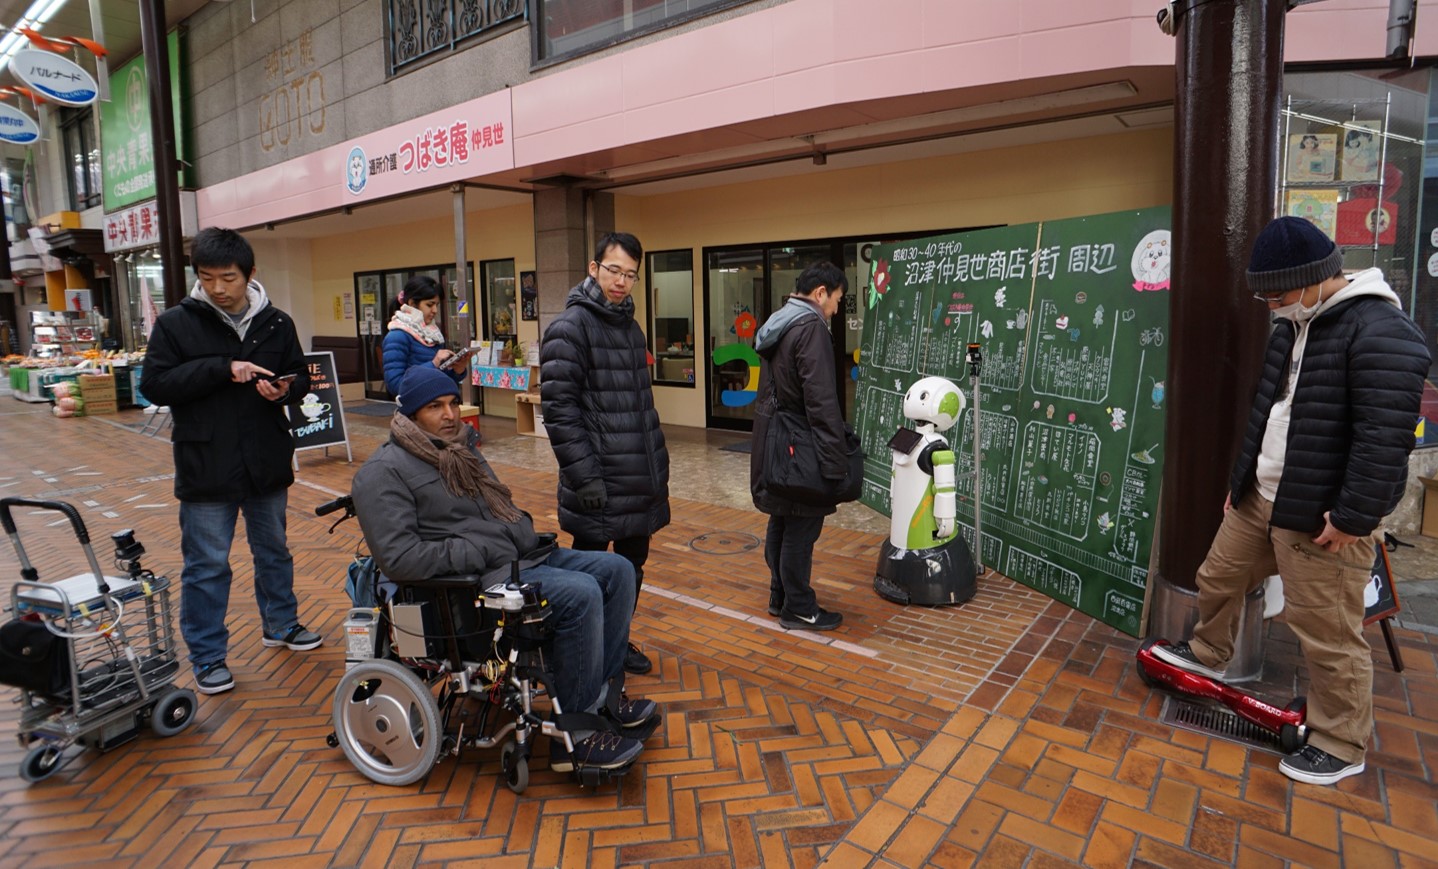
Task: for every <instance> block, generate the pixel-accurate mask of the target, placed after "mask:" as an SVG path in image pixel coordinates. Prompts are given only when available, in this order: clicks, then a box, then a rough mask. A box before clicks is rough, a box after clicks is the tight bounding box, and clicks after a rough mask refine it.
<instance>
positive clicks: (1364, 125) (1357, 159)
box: [1339, 121, 1383, 181]
mask: <svg viewBox="0 0 1438 869" xmlns="http://www.w3.org/2000/svg"><path fill="white" fill-rule="evenodd" d="M1382 129H1383V122H1382V121H1350V122H1349V123H1348V124H1347V125H1346V126H1345V127H1344V128H1343V153H1342V155H1341V157H1340V163H1339V165H1340V166H1341V167H1342V168H1341V169H1340V173H1339V174H1341V175H1342V177H1343V180H1344V181H1377V180H1378V157H1379V152H1380V151H1381V150H1382V146H1383V140H1382V139H1381V138H1379V136H1380V135H1381V130H1382Z"/></svg>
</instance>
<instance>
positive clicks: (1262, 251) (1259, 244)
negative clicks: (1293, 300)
mask: <svg viewBox="0 0 1438 869" xmlns="http://www.w3.org/2000/svg"><path fill="white" fill-rule="evenodd" d="M1342 268H1343V251H1341V250H1339V249H1338V245H1336V244H1334V243H1333V239H1331V238H1329V237H1328V236H1327V235H1324V234H1323V230H1321V229H1319V228H1318V227H1316V226H1314V225H1313V223H1312V222H1310V221H1308V220H1305V219H1303V218H1301V217H1280V218H1278V219H1277V220H1274V221H1273V222H1271V223H1269V224H1268V225H1267V226H1265V227H1264V228H1263V231H1262V232H1260V233H1259V234H1258V239H1257V240H1256V241H1254V242H1253V258H1252V259H1250V260H1249V263H1248V288H1249V289H1250V290H1252V291H1253V292H1255V293H1262V294H1264V295H1276V294H1278V293H1286V292H1288V291H1289V290H1298V289H1302V288H1303V287H1311V286H1313V285H1314V284H1321V283H1323V282H1324V281H1326V280H1328V279H1329V278H1331V277H1333V276H1334V275H1336V274H1338V273H1339V270H1340V269H1342Z"/></svg>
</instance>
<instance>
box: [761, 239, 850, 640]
mask: <svg viewBox="0 0 1438 869" xmlns="http://www.w3.org/2000/svg"><path fill="white" fill-rule="evenodd" d="M848 288H849V281H848V278H846V277H844V272H843V271H842V270H841V269H839V267H838V266H835V265H834V264H833V263H828V262H821V263H815V264H814V265H811V266H809V267H808V268H806V269H804V271H803V272H802V273H800V275H799V277H798V278H797V279H796V280H795V281H794V294H793V295H791V296H790V297H789V300H788V301H787V302H785V303H784V306H783V307H781V308H780V309H779V310H777V311H775V312H774V314H773V315H772V316H770V317H769V319H767V320H765V321H764V325H763V326H762V327H760V329H759V334H758V335H757V336H755V339H754V350H755V351H756V352H758V354H759V356H760V357H761V358H762V359H763V360H764V362H765V364H764V366H763V368H761V369H760V371H759V397H758V399H757V400H756V402H755V409H754V439H753V442H754V448H753V450H752V451H751V452H750V456H749V489H750V493H751V494H752V495H753V498H754V506H755V507H757V508H759V511H760V512H762V513H767V514H768V515H769V526H768V528H767V529H766V530H765V534H764V561H765V562H766V563H767V564H768V565H769V614H770V615H772V616H778V617H779V624H780V625H782V626H783V627H785V628H789V629H791V630H809V631H831V630H833V629H834V628H837V627H838V626H839V624H840V623H841V622H842V621H843V620H844V617H843V616H842V615H841V614H839V613H836V612H830V611H828V610H825V609H823V608H822V607H820V606H819V602H818V599H817V598H816V597H815V596H814V590H813V588H811V587H810V584H809V574H810V572H811V570H812V569H813V565H814V544H815V543H816V542H818V540H819V534H820V533H821V532H823V530H824V517H825V516H827V515H829V514H830V513H833V512H834V507H835V505H833V504H829V505H825V506H816V505H813V504H803V503H799V502H797V501H791V500H789V499H787V498H782V497H780V496H779V495H776V494H774V493H773V492H770V491H769V488H768V486H767V485H766V480H765V479H764V467H765V460H766V455H765V452H766V450H765V447H766V441H767V440H768V434H769V426H770V424H771V421H772V420H773V417H774V413H775V412H776V411H777V410H779V409H780V408H783V409H786V410H789V411H791V412H793V413H795V414H797V415H799V416H801V417H804V418H806V419H807V420H808V423H809V428H810V429H811V430H812V431H813V432H814V448H815V452H817V453H818V456H819V471H820V474H821V475H822V476H823V477H824V478H825V479H827V480H832V481H834V488H835V489H836V490H837V489H839V488H840V485H839V484H840V482H841V481H842V480H843V479H844V478H845V476H846V475H847V474H848V472H849V457H848V452H847V449H846V446H847V445H846V439H845V433H844V414H843V413H842V412H840V410H839V390H838V388H837V387H836V386H835V381H834V341H833V337H832V336H831V333H830V332H829V321H830V320H831V319H833V317H834V314H835V313H836V312H837V311H838V310H839V302H840V301H841V300H842V299H843V298H844V291H845V290H847V289H848Z"/></svg>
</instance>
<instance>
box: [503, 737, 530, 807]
mask: <svg viewBox="0 0 1438 869" xmlns="http://www.w3.org/2000/svg"><path fill="white" fill-rule="evenodd" d="M499 765H500V767H501V768H502V769H503V770H504V783H505V785H507V786H508V787H509V789H510V790H512V791H514V792H515V793H517V794H522V793H524V789H525V788H527V787H529V758H528V757H525V754H524V752H522V751H520V750H519V743H517V742H515V741H514V740H512V739H511V740H509V741H508V742H506V743H505V744H504V748H501V749H500V750H499Z"/></svg>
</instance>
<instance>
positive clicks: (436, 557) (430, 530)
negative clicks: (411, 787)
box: [351, 365, 661, 772]
mask: <svg viewBox="0 0 1438 869" xmlns="http://www.w3.org/2000/svg"><path fill="white" fill-rule="evenodd" d="M478 439H479V438H478V434H477V433H476V432H475V431H474V430H473V429H471V428H470V427H469V426H466V425H463V424H462V423H461V422H460V417H459V386H458V384H456V383H455V382H454V380H453V378H451V377H450V376H449V375H448V374H446V373H444V372H443V371H441V370H439V369H438V368H436V367H434V366H433V365H416V366H414V367H412V368H410V369H409V371H408V372H406V374H405V375H404V379H403V380H402V381H401V382H400V391H399V412H398V413H396V414H395V415H394V417H393V419H392V420H391V422H390V440H389V442H388V443H386V444H384V445H383V446H381V447H380V448H379V449H378V450H376V451H375V453H374V455H372V456H370V458H369V461H367V462H365V464H364V467H362V468H360V470H359V472H358V473H356V474H355V477H354V481H353V483H352V484H351V492H352V494H353V496H354V502H355V512H356V514H357V515H358V516H359V521H360V527H361V529H362V530H363V531H364V536H365V542H366V543H367V544H368V545H369V550H370V552H371V553H373V555H374V559H375V563H376V564H377V565H378V566H379V569H380V571H381V572H382V573H383V574H384V575H385V576H386V577H387V578H388V579H390V580H391V581H393V582H395V583H398V584H399V585H404V584H406V583H413V582H418V581H420V580H424V579H428V578H429V577H433V576H451V575H464V574H478V575H479V576H480V577H481V585H483V586H484V587H486V588H487V587H490V586H491V585H493V584H494V583H496V582H501V583H502V582H503V581H504V580H505V579H507V578H508V577H509V575H510V570H511V567H512V565H513V564H514V563H515V562H516V561H517V562H518V563H519V566H520V573H519V577H520V580H521V581H522V582H526V583H536V584H539V585H540V586H541V589H542V591H543V593H544V596H545V597H546V598H547V599H548V600H549V604H550V607H551V608H552V611H553V612H552V616H551V624H553V625H554V626H555V631H554V638H553V641H552V643H551V646H550V651H549V653H548V657H549V661H550V663H551V664H552V666H551V668H550V669H551V674H550V675H551V677H552V680H551V681H550V684H548V685H546V687H547V688H548V689H549V693H550V695H551V696H552V697H553V698H554V700H555V707H556V710H555V711H557V712H561V713H564V715H566V716H567V717H566V718H558V719H557V721H558V722H559V726H560V727H561V728H563V729H565V730H568V731H569V734H570V737H571V739H572V741H573V744H574V749H573V751H570V750H569V749H568V748H567V747H566V746H565V745H564V744H563V743H562V742H561V741H560V740H558V739H554V740H551V744H550V768H552V769H554V770H556V771H558V772H572V771H575V770H577V769H580V768H583V767H591V768H595V769H602V770H609V771H620V770H624V769H627V768H628V767H629V765H630V764H632V763H633V762H634V759H635V758H636V757H637V756H638V755H639V753H640V751H641V750H642V749H643V744H642V741H643V740H644V739H645V738H646V737H648V736H649V735H650V734H651V733H653V732H654V729H655V727H657V726H658V724H659V721H660V718H661V713H660V711H659V707H658V705H657V704H656V703H654V701H652V700H643V699H639V698H635V697H629V696H628V695H626V694H624V693H623V684H624V681H623V676H624V656H625V655H626V654H627V653H628V650H629V618H630V615H631V614H632V612H633V610H634V568H633V567H631V566H630V564H629V562H628V561H627V560H626V559H625V558H623V557H622V556H619V555H615V554H613V553H608V552H578V551H575V550H572V549H563V548H560V547H557V546H555V545H554V543H553V535H547V537H548V539H547V540H542V539H541V538H540V535H539V534H537V533H536V532H535V530H534V522H533V520H532V519H531V518H530V516H529V514H528V513H525V512H524V511H522V510H520V509H519V508H518V507H516V506H515V504H514V498H513V496H512V495H511V493H510V490H509V487H507V486H505V485H504V484H502V483H501V482H500V481H499V479H498V478H497V477H496V476H495V474H494V471H493V470H492V469H491V468H490V466H489V463H488V462H486V461H485V459H484V456H483V455H482V454H481V453H480V451H479V449H478V446H477V441H478ZM461 630H465V629H464V628H461ZM468 630H469V632H471V633H473V632H474V630H476V629H475V628H473V627H471V628H469V629H468ZM375 762H376V763H377V764H380V763H383V762H384V761H383V760H382V759H377V760H376V761H375Z"/></svg>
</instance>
